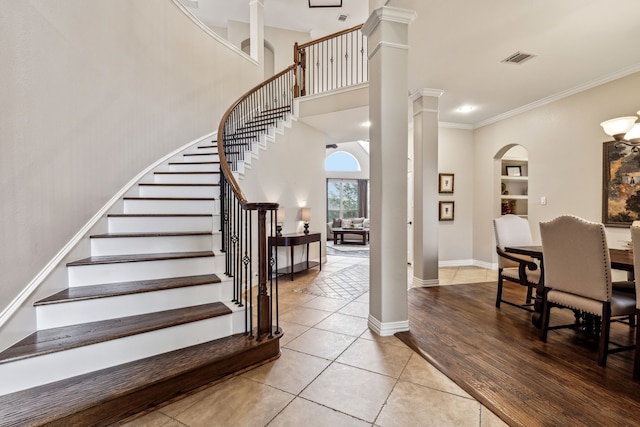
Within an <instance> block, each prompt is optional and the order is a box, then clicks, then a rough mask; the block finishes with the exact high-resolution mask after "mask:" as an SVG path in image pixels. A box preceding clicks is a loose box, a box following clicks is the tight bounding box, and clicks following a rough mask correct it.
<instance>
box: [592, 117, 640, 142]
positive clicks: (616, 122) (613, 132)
mask: <svg viewBox="0 0 640 427" xmlns="http://www.w3.org/2000/svg"><path fill="white" fill-rule="evenodd" d="M637 119H638V117H636V116H628V117H617V118H615V119H610V120H606V121H604V122H602V123H600V126H602V129H604V133H606V134H607V135H609V136H613V137H616V136H619V137H622V135H624V134H625V133H627V132H629V131H630V130H631V128H632V127H633V124H634V123H635V122H636V120H637ZM616 139H620V138H616Z"/></svg>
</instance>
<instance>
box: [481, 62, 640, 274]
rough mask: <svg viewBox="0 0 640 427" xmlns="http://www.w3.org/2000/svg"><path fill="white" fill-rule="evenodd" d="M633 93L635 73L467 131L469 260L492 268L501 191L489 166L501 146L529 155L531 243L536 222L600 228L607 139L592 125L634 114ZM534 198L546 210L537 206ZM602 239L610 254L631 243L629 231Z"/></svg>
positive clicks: (639, 76) (637, 89)
mask: <svg viewBox="0 0 640 427" xmlns="http://www.w3.org/2000/svg"><path fill="white" fill-rule="evenodd" d="M638 94H640V73H635V74H632V75H630V76H627V77H623V78H621V79H618V80H615V81H613V82H610V83H607V84H604V85H601V86H598V87H595V88H593V89H590V90H587V91H584V92H581V93H578V94H576V95H573V96H570V97H567V98H563V99H561V100H558V101H556V102H553V103H550V104H548V105H544V106H541V107H538V108H536V109H534V110H531V111H528V112H525V113H522V114H519V115H517V116H514V117H511V118H508V119H505V120H502V121H500V122H497V123H494V124H491V125H487V126H484V127H482V128H480V129H476V130H475V131H474V146H475V156H474V167H475V172H474V199H473V206H474V209H473V210H474V221H473V257H474V259H476V260H480V261H483V262H495V242H494V240H493V229H492V225H491V220H492V218H493V217H494V215H496V213H499V211H497V209H498V206H499V203H498V195H499V188H500V187H499V179H497V177H496V176H495V174H494V160H493V159H494V157H495V155H496V153H497V152H498V151H499V150H500V149H501V148H502V147H504V146H505V145H508V144H519V145H522V146H523V147H525V148H526V149H527V150H528V152H529V222H530V224H531V229H532V232H533V236H534V240H535V241H536V242H539V227H538V224H539V223H540V221H547V220H550V219H553V218H555V217H556V216H559V215H562V214H575V215H578V216H580V217H583V218H585V219H588V220H591V221H598V222H600V221H602V143H603V142H605V141H607V140H610V138H609V137H608V136H607V135H605V134H604V133H603V131H602V128H601V127H600V125H599V124H600V122H602V121H604V120H606V119H609V118H612V117H619V116H627V115H633V114H635V112H636V111H638V108H639V107H640V104H639V98H638ZM576 177H580V179H579V180H576V179H575V178H576ZM541 196H546V197H547V201H548V204H547V205H545V206H542V205H540V197H541ZM607 235H608V238H609V245H610V246H611V247H621V246H622V243H623V242H624V241H625V240H629V239H630V237H629V230H628V229H620V228H608V229H607Z"/></svg>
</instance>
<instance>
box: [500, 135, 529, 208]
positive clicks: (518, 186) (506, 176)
mask: <svg viewBox="0 0 640 427" xmlns="http://www.w3.org/2000/svg"><path fill="white" fill-rule="evenodd" d="M496 160H497V161H498V162H499V166H500V172H499V173H500V178H499V180H500V194H499V200H500V214H501V215H506V214H514V215H519V216H522V217H525V218H526V217H527V216H528V215H529V152H528V151H527V149H526V148H524V147H523V146H521V145H509V146H506V147H504V148H503V149H502V150H500V151H499V152H498V155H497V156H496Z"/></svg>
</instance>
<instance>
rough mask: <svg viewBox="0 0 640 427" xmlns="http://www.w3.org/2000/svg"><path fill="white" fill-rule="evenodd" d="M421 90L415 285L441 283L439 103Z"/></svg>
mask: <svg viewBox="0 0 640 427" xmlns="http://www.w3.org/2000/svg"><path fill="white" fill-rule="evenodd" d="M442 94H443V91H441V90H438V89H422V90H418V91H416V92H414V93H413V94H412V95H411V97H410V98H409V99H410V100H411V101H412V103H413V157H414V158H413V262H412V265H413V284H414V286H425V285H437V284H438V224H439V223H438V101H439V98H440V96H442Z"/></svg>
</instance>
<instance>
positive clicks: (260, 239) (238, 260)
mask: <svg viewBox="0 0 640 427" xmlns="http://www.w3.org/2000/svg"><path fill="white" fill-rule="evenodd" d="M361 28H362V25H357V26H355V27H352V28H349V29H347V30H343V31H339V32H337V33H334V34H331V35H328V36H325V37H322V38H320V39H317V40H313V41H311V42H308V43H304V44H302V45H298V44H296V45H295V46H294V53H293V54H294V64H293V65H291V66H289V67H287V68H286V69H284V70H282V71H280V72H279V73H277V74H276V75H274V76H272V77H271V78H269V79H267V80H265V81H264V82H262V83H260V84H259V85H257V86H255V87H253V88H252V89H251V90H249V91H247V92H246V93H244V94H243V95H242V96H241V97H240V98H238V100H237V101H235V102H234V103H233V105H231V107H229V108H228V109H227V111H226V112H225V113H224V114H223V115H222V119H221V120H220V124H219V125H218V156H219V159H220V172H221V176H220V214H221V219H220V223H221V227H220V231H221V237H222V248H221V251H222V252H224V253H225V274H227V275H228V276H230V277H232V278H233V289H234V298H233V300H232V301H233V302H234V303H236V304H238V305H239V306H241V307H242V306H245V303H246V304H248V306H249V308H248V309H247V308H245V333H246V334H247V335H248V336H250V337H253V331H254V329H253V319H254V317H253V314H252V313H253V312H252V307H253V301H254V297H253V293H252V289H253V283H252V278H253V277H254V276H253V273H252V265H255V264H254V259H253V256H252V255H253V253H254V250H253V248H254V246H253V245H254V241H255V243H256V246H255V248H256V249H257V250H256V251H255V252H256V253H257V258H258V260H257V267H258V274H257V277H258V294H257V295H256V301H257V316H256V318H257V336H256V339H258V340H260V339H263V337H268V338H273V336H274V333H275V334H276V335H279V334H280V333H281V330H280V327H279V323H278V302H277V301H278V298H277V288H278V285H277V275H274V274H270V271H271V270H270V269H271V265H272V263H274V265H275V266H276V270H277V265H278V256H277V251H276V253H275V257H274V255H273V254H267V235H268V233H273V230H274V225H275V224H276V218H277V209H278V206H279V205H278V203H275V202H249V201H248V200H247V197H246V196H245V194H244V193H243V191H242V189H241V188H240V186H239V184H238V182H237V181H236V178H235V176H234V174H233V170H232V165H233V167H234V168H237V166H238V165H239V164H240V163H239V162H241V161H243V160H244V156H245V153H248V152H251V150H253V149H255V145H254V144H257V143H259V137H260V136H261V135H263V134H264V133H265V132H267V127H268V126H271V125H273V123H274V122H276V121H277V120H281V119H283V118H284V117H285V116H286V115H287V114H289V113H290V112H291V110H292V108H293V105H292V104H293V100H294V98H295V97H297V96H300V94H302V95H305V91H306V89H305V87H304V84H306V83H305V79H306V75H305V70H306V62H307V52H306V50H305V49H306V48H308V47H309V46H314V45H315V44H319V43H323V42H326V41H327V40H330V39H332V38H336V37H341V36H343V35H345V37H350V36H349V35H348V34H349V33H353V32H354V31H358V30H360V29H361ZM352 38H353V37H352ZM358 40H359V41H360V43H359V44H357V43H356V46H358V48H359V50H358V52H359V56H358V58H360V59H361V60H362V57H363V53H364V47H363V45H364V42H363V41H362V40H363V39H362V35H360V36H359V39H358ZM313 49H315V48H313ZM339 52H340V53H341V52H342V51H339ZM341 55H342V53H341ZM344 57H345V58H347V57H349V54H348V53H347V54H345V55H344ZM331 61H332V62H333V59H332V60H331ZM347 65H348V64H347ZM346 69H347V68H346V66H345V70H346ZM299 71H300V72H299ZM340 73H342V68H341V69H340ZM338 75H340V76H341V74H338ZM332 76H333V75H332ZM347 80H348V79H347ZM300 83H302V84H303V86H302V88H300V86H299V84H300ZM340 83H342V82H340ZM348 84H353V81H352V80H351V81H349V82H348ZM227 155H228V157H227ZM249 155H250V154H249ZM253 218H256V219H257V222H256V223H255V224H254V223H253ZM267 221H268V224H269V230H267ZM254 229H255V231H256V232H257V239H254V237H253V234H252V233H253V230H254ZM274 276H275V283H276V286H275V291H276V296H275V319H276V322H275V328H274V324H273V314H274V311H273V302H274V298H272V296H273V291H274V288H273V280H274ZM268 282H270V283H271V295H270V293H269V289H268V288H267V283H268ZM243 287H244V289H243ZM245 307H246V306H245Z"/></svg>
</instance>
